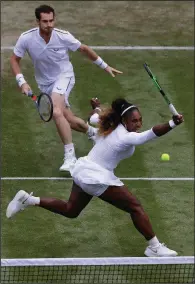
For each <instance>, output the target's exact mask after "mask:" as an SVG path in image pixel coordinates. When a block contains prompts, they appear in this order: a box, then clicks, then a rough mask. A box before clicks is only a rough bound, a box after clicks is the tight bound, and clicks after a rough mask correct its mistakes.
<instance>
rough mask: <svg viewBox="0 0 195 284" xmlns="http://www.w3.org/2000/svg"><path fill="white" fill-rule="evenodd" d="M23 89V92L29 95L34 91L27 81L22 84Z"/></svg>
mask: <svg viewBox="0 0 195 284" xmlns="http://www.w3.org/2000/svg"><path fill="white" fill-rule="evenodd" d="M21 91H22V94H25V95H28V94H29V93H30V92H31V93H32V90H31V87H30V86H29V85H28V84H27V83H24V84H22V86H21Z"/></svg>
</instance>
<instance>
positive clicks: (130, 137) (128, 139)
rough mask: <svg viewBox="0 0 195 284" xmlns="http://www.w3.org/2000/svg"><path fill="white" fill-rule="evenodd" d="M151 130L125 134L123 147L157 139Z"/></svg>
mask: <svg viewBox="0 0 195 284" xmlns="http://www.w3.org/2000/svg"><path fill="white" fill-rule="evenodd" d="M157 137H158V136H156V135H155V133H154V132H153V130H152V129H150V130H146V131H143V132H141V133H137V132H129V133H127V134H125V137H124V139H123V141H124V143H125V145H141V144H144V143H146V142H148V141H150V140H153V139H155V138H157Z"/></svg>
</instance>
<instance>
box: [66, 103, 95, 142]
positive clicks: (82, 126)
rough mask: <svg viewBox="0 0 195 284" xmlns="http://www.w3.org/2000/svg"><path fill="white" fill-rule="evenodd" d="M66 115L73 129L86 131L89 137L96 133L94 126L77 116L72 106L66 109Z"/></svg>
mask: <svg viewBox="0 0 195 284" xmlns="http://www.w3.org/2000/svg"><path fill="white" fill-rule="evenodd" d="M64 117H65V118H66V119H67V121H68V122H69V124H70V127H71V128H72V129H73V130H75V131H79V132H82V133H86V134H87V135H88V137H89V138H90V137H91V136H93V135H94V134H95V130H94V127H92V126H90V125H88V124H87V123H86V122H85V121H84V120H83V119H81V118H79V117H77V116H75V115H74V114H73V113H72V111H71V110H70V108H65V109H64Z"/></svg>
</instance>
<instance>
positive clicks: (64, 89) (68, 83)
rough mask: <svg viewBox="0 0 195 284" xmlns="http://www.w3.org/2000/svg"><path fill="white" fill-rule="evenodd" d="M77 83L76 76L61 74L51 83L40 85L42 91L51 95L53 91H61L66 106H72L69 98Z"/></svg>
mask: <svg viewBox="0 0 195 284" xmlns="http://www.w3.org/2000/svg"><path fill="white" fill-rule="evenodd" d="M74 84H75V77H74V76H72V77H65V76H64V74H61V75H60V77H59V78H58V79H57V80H56V81H55V82H54V83H52V84H50V85H39V86H38V87H39V89H40V91H41V92H43V93H46V94H48V95H51V93H53V92H55V93H59V94H63V95H64V101H65V105H66V107H70V104H69V101H68V98H69V95H70V92H71V90H72V88H73V87H74Z"/></svg>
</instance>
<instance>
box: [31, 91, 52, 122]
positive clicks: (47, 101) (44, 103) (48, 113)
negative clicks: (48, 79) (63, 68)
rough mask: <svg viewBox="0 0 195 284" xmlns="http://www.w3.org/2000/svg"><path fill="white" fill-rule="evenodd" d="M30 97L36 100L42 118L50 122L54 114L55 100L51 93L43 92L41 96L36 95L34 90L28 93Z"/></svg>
mask: <svg viewBox="0 0 195 284" xmlns="http://www.w3.org/2000/svg"><path fill="white" fill-rule="evenodd" d="M28 97H31V99H32V100H33V101H34V103H35V105H36V108H37V110H38V113H39V115H40V118H41V119H42V120H43V121H45V122H48V121H50V120H51V118H52V116H53V102H52V99H51V97H50V96H49V95H47V94H45V93H41V94H40V95H39V96H35V95H34V94H33V93H32V92H29V93H28Z"/></svg>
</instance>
